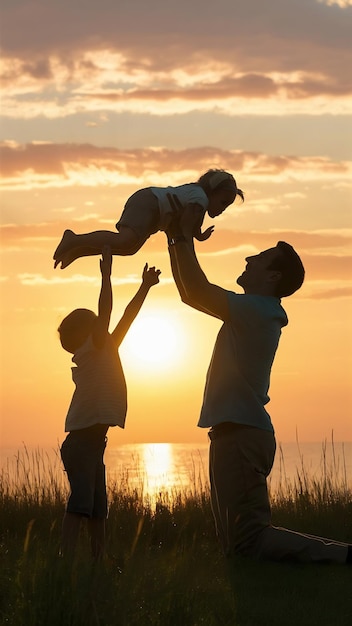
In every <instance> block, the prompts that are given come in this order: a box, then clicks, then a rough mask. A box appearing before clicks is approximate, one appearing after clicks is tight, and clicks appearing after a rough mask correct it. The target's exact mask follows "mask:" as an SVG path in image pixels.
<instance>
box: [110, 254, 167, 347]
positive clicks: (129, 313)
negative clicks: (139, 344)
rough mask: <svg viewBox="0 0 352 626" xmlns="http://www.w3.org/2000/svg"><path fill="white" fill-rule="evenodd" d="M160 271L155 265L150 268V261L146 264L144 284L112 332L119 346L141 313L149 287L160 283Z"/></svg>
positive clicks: (143, 275) (143, 277) (143, 276)
mask: <svg viewBox="0 0 352 626" xmlns="http://www.w3.org/2000/svg"><path fill="white" fill-rule="evenodd" d="M160 273H161V272H160V270H157V269H155V267H150V268H148V263H146V264H145V266H144V269H143V274H142V284H141V286H140V287H139V289H138V291H137V293H136V294H135V296H134V297H133V298H132V300H131V302H130V303H129V304H128V305H127V307H126V309H125V312H124V314H123V316H122V317H121V319H120V321H119V322H118V324H117V326H116V328H115V330H113V332H112V333H111V337H112V338H113V340H114V342H115V344H116V346H117V347H118V346H119V345H120V343H121V342H122V340H123V339H124V337H125V335H126V333H127V331H128V329H129V327H130V326H131V324H132V322H133V320H134V319H135V317H136V316H137V314H138V313H139V311H140V309H141V307H142V304H143V302H144V300H145V299H146V297H147V295H148V292H149V289H150V288H151V287H152V286H153V285H157V284H158V282H159V275H160Z"/></svg>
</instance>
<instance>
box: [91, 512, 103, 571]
mask: <svg viewBox="0 0 352 626" xmlns="http://www.w3.org/2000/svg"><path fill="white" fill-rule="evenodd" d="M88 530H89V533H90V545H91V549H92V556H93V559H95V560H97V561H98V560H99V559H101V558H102V556H103V554H104V548H105V519H100V518H97V517H92V519H89V520H88Z"/></svg>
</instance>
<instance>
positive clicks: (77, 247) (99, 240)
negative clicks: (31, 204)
mask: <svg viewBox="0 0 352 626" xmlns="http://www.w3.org/2000/svg"><path fill="white" fill-rule="evenodd" d="M143 243H144V241H143V240H142V241H141V240H139V239H138V236H137V235H136V233H135V232H134V231H133V230H132V229H131V228H128V227H122V228H121V230H120V231H119V232H116V233H115V232H110V231H108V230H96V231H94V232H92V233H86V234H83V235H76V233H74V232H73V231H72V230H65V232H64V234H63V237H62V239H61V241H60V243H59V245H58V247H57V248H56V250H55V253H54V261H55V263H54V267H57V266H58V265H60V263H61V269H64V268H65V267H67V266H68V265H70V264H71V263H72V262H73V261H75V260H76V259H79V258H80V257H83V256H93V255H96V254H101V253H102V250H103V247H104V246H109V247H110V248H111V251H112V254H120V255H123V256H124V255H130V254H135V253H136V252H137V250H139V248H140V247H141V246H142V245H143Z"/></svg>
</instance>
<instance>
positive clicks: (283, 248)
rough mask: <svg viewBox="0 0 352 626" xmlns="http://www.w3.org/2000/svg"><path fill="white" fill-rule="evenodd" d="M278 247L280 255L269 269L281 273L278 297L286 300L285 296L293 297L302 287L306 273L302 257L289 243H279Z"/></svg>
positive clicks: (277, 291)
mask: <svg viewBox="0 0 352 626" xmlns="http://www.w3.org/2000/svg"><path fill="white" fill-rule="evenodd" d="M276 247H277V248H278V249H279V251H280V254H279V255H278V256H277V258H276V259H275V260H274V261H273V262H272V263H271V265H270V267H269V268H268V269H271V270H278V271H279V272H281V279H280V281H279V283H278V285H277V289H276V296H277V297H278V298H284V297H285V296H291V295H292V294H293V293H294V292H295V291H297V289H299V288H300V287H301V286H302V284H303V281H304V274H305V271H304V267H303V263H302V261H301V259H300V257H299V256H298V254H297V252H296V251H295V250H294V248H293V247H292V246H291V245H290V244H289V243H286V242H285V241H278V242H277V244H276Z"/></svg>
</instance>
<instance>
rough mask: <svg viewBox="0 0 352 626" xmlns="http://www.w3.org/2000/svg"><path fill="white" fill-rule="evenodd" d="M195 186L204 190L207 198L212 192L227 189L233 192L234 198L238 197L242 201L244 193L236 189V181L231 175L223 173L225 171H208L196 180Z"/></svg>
mask: <svg viewBox="0 0 352 626" xmlns="http://www.w3.org/2000/svg"><path fill="white" fill-rule="evenodd" d="M197 184H198V185H200V186H201V187H202V189H204V191H205V193H206V194H207V196H209V195H210V194H211V193H212V192H213V191H216V190H220V189H229V190H231V191H234V193H235V194H236V196H240V197H241V198H242V201H244V193H243V191H242V189H239V188H238V187H237V184H236V181H235V179H234V177H233V176H232V174H229V172H225V170H217V169H212V170H208V171H207V172H205V174H203V175H202V176H201V177H200V178H198V180H197Z"/></svg>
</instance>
